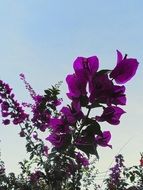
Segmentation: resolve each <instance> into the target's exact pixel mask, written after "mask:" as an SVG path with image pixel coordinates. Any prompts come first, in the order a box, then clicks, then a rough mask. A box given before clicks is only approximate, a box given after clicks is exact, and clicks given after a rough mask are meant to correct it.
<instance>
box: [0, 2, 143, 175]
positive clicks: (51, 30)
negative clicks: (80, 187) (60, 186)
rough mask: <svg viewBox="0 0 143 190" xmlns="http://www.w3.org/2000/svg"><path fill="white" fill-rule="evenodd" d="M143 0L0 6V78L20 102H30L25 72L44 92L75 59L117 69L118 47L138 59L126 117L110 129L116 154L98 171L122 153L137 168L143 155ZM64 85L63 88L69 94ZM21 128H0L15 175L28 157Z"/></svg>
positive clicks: (104, 152)
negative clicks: (22, 78)
mask: <svg viewBox="0 0 143 190" xmlns="http://www.w3.org/2000/svg"><path fill="white" fill-rule="evenodd" d="M142 9H143V1H142V0H136V1H134V0H126V1H125V0H120V1H115V0H108V1H107V0H98V1H97V0H88V1H87V0H72V1H70V0H4V1H1V2H0V26H1V27H0V71H1V72H0V78H1V79H3V80H5V81H6V82H8V83H9V84H11V86H12V87H13V89H14V91H15V93H16V94H17V98H18V99H19V100H20V101H26V100H29V97H28V93H26V91H25V89H24V86H23V84H22V82H20V80H19V74H20V73H21V72H23V73H25V75H26V76H27V80H28V81H29V82H30V83H31V84H32V86H33V87H34V89H35V90H36V91H37V92H39V93H42V91H43V90H44V89H46V88H47V87H49V86H50V85H51V84H54V83H56V82H57V81H60V80H64V78H65V77H66V75H67V73H72V72H73V70H72V62H73V60H74V59H75V58H76V57H77V56H79V55H80V56H91V55H97V56H98V57H99V59H100V62H101V64H100V65H101V66H100V68H110V69H111V68H113V67H114V65H115V62H116V49H119V50H120V51H122V52H123V53H127V54H128V55H129V56H130V57H136V58H137V59H138V60H139V62H140V67H139V70H138V72H137V75H136V77H135V78H134V79H133V80H132V81H130V82H129V83H128V84H127V87H128V88H127V95H128V105H127V106H126V107H125V110H126V111H127V114H126V115H124V116H123V117H122V120H121V124H120V126H109V125H108V124H105V125H104V128H105V129H107V128H109V129H111V131H112V135H113V137H112V145H113V150H109V149H103V148H101V149H100V150H99V152H100V157H101V158H100V161H99V163H98V164H97V165H98V167H99V169H100V168H101V170H106V169H107V167H108V165H109V164H110V162H111V160H112V159H113V157H114V155H115V154H116V153H118V151H119V149H120V148H121V147H122V146H123V145H124V144H125V143H126V142H127V141H128V140H129V139H130V138H132V140H131V141H130V142H129V143H128V145H127V146H126V147H125V148H124V149H123V150H122V152H123V153H124V155H125V158H126V160H127V163H128V164H138V159H139V153H140V152H141V151H143V147H142V145H143V124H142V117H143V110H142V107H143V90H142V89H143V80H142V75H143V66H142V61H143V60H142V59H143V23H142V18H143V11H142ZM65 92H66V86H65V84H64V85H63V86H62V96H63V97H64V98H66V96H65ZM17 128H18V127H16V126H11V127H5V126H1V128H0V139H1V140H2V143H1V151H2V157H3V158H4V160H5V163H6V166H7V167H8V171H17V168H18V167H17V166H16V165H17V162H18V161H21V159H23V158H24V157H25V149H24V140H23V139H20V138H19V137H18V135H17V133H18V129H17Z"/></svg>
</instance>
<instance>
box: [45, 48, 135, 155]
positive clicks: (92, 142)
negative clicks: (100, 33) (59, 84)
mask: <svg viewBox="0 0 143 190" xmlns="http://www.w3.org/2000/svg"><path fill="white" fill-rule="evenodd" d="M73 68H74V73H73V74H69V75H67V77H66V82H67V84H68V90H69V92H68V93H67V96H68V98H69V99H70V100H71V105H68V106H67V107H63V108H62V109H61V111H60V114H59V117H56V118H51V119H50V128H51V129H52V133H51V134H50V135H49V136H48V137H47V138H46V139H47V140H48V141H50V142H51V143H52V144H53V146H55V147H56V148H63V147H64V149H65V148H67V147H68V146H70V145H71V144H73V145H74V146H75V147H76V148H78V149H80V150H82V151H83V152H85V153H86V154H87V155H89V154H96V153H95V152H96V151H95V150H96V147H97V145H100V146H103V147H106V146H109V147H112V146H111V145H109V144H108V143H109V141H110V139H111V133H110V131H103V132H102V130H101V127H100V125H99V122H104V121H106V122H108V123H109V124H111V125H118V124H119V123H120V118H121V116H122V114H124V113H125V111H124V110H123V109H122V108H121V107H120V106H123V105H125V104H126V94H125V86H124V84H125V83H126V82H127V81H129V80H130V79H131V78H132V77H133V76H134V75H135V73H136V70H137V68H138V62H137V60H136V59H134V58H127V55H125V57H123V56H122V54H121V52H119V51H117V65H116V66H115V68H114V69H113V70H99V59H98V58H97V56H92V57H89V58H85V57H78V58H77V59H76V60H75V61H74V63H73ZM98 107H101V108H102V109H103V112H102V114H101V115H100V116H98V115H95V116H94V117H90V112H91V110H93V109H95V108H98ZM85 109H87V114H85V112H84V111H83V110H85Z"/></svg>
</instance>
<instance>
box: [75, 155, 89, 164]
mask: <svg viewBox="0 0 143 190" xmlns="http://www.w3.org/2000/svg"><path fill="white" fill-rule="evenodd" d="M75 158H76V161H77V163H79V164H81V165H83V166H84V167H87V166H88V165H89V160H88V158H86V157H85V156H83V154H81V153H80V152H78V153H76V155H75Z"/></svg>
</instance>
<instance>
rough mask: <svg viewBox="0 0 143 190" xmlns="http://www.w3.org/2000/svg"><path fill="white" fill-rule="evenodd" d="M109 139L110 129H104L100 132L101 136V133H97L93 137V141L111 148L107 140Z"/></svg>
mask: <svg viewBox="0 0 143 190" xmlns="http://www.w3.org/2000/svg"><path fill="white" fill-rule="evenodd" d="M110 140H111V133H110V131H104V132H103V133H102V136H101V135H97V136H96V137H95V142H96V143H97V144H98V145H100V146H103V147H106V146H108V147H110V148H112V145H110V144H108V143H109V141H110Z"/></svg>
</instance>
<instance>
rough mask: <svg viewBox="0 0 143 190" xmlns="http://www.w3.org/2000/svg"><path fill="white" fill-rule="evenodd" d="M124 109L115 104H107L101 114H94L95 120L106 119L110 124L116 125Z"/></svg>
mask: <svg viewBox="0 0 143 190" xmlns="http://www.w3.org/2000/svg"><path fill="white" fill-rule="evenodd" d="M124 113H125V111H124V110H123V109H121V108H119V107H117V106H109V107H106V108H104V111H103V113H102V115H101V116H96V120H97V121H100V122H102V121H107V122H108V123H110V124H112V125H118V124H119V123H120V117H121V115H122V114H124Z"/></svg>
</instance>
